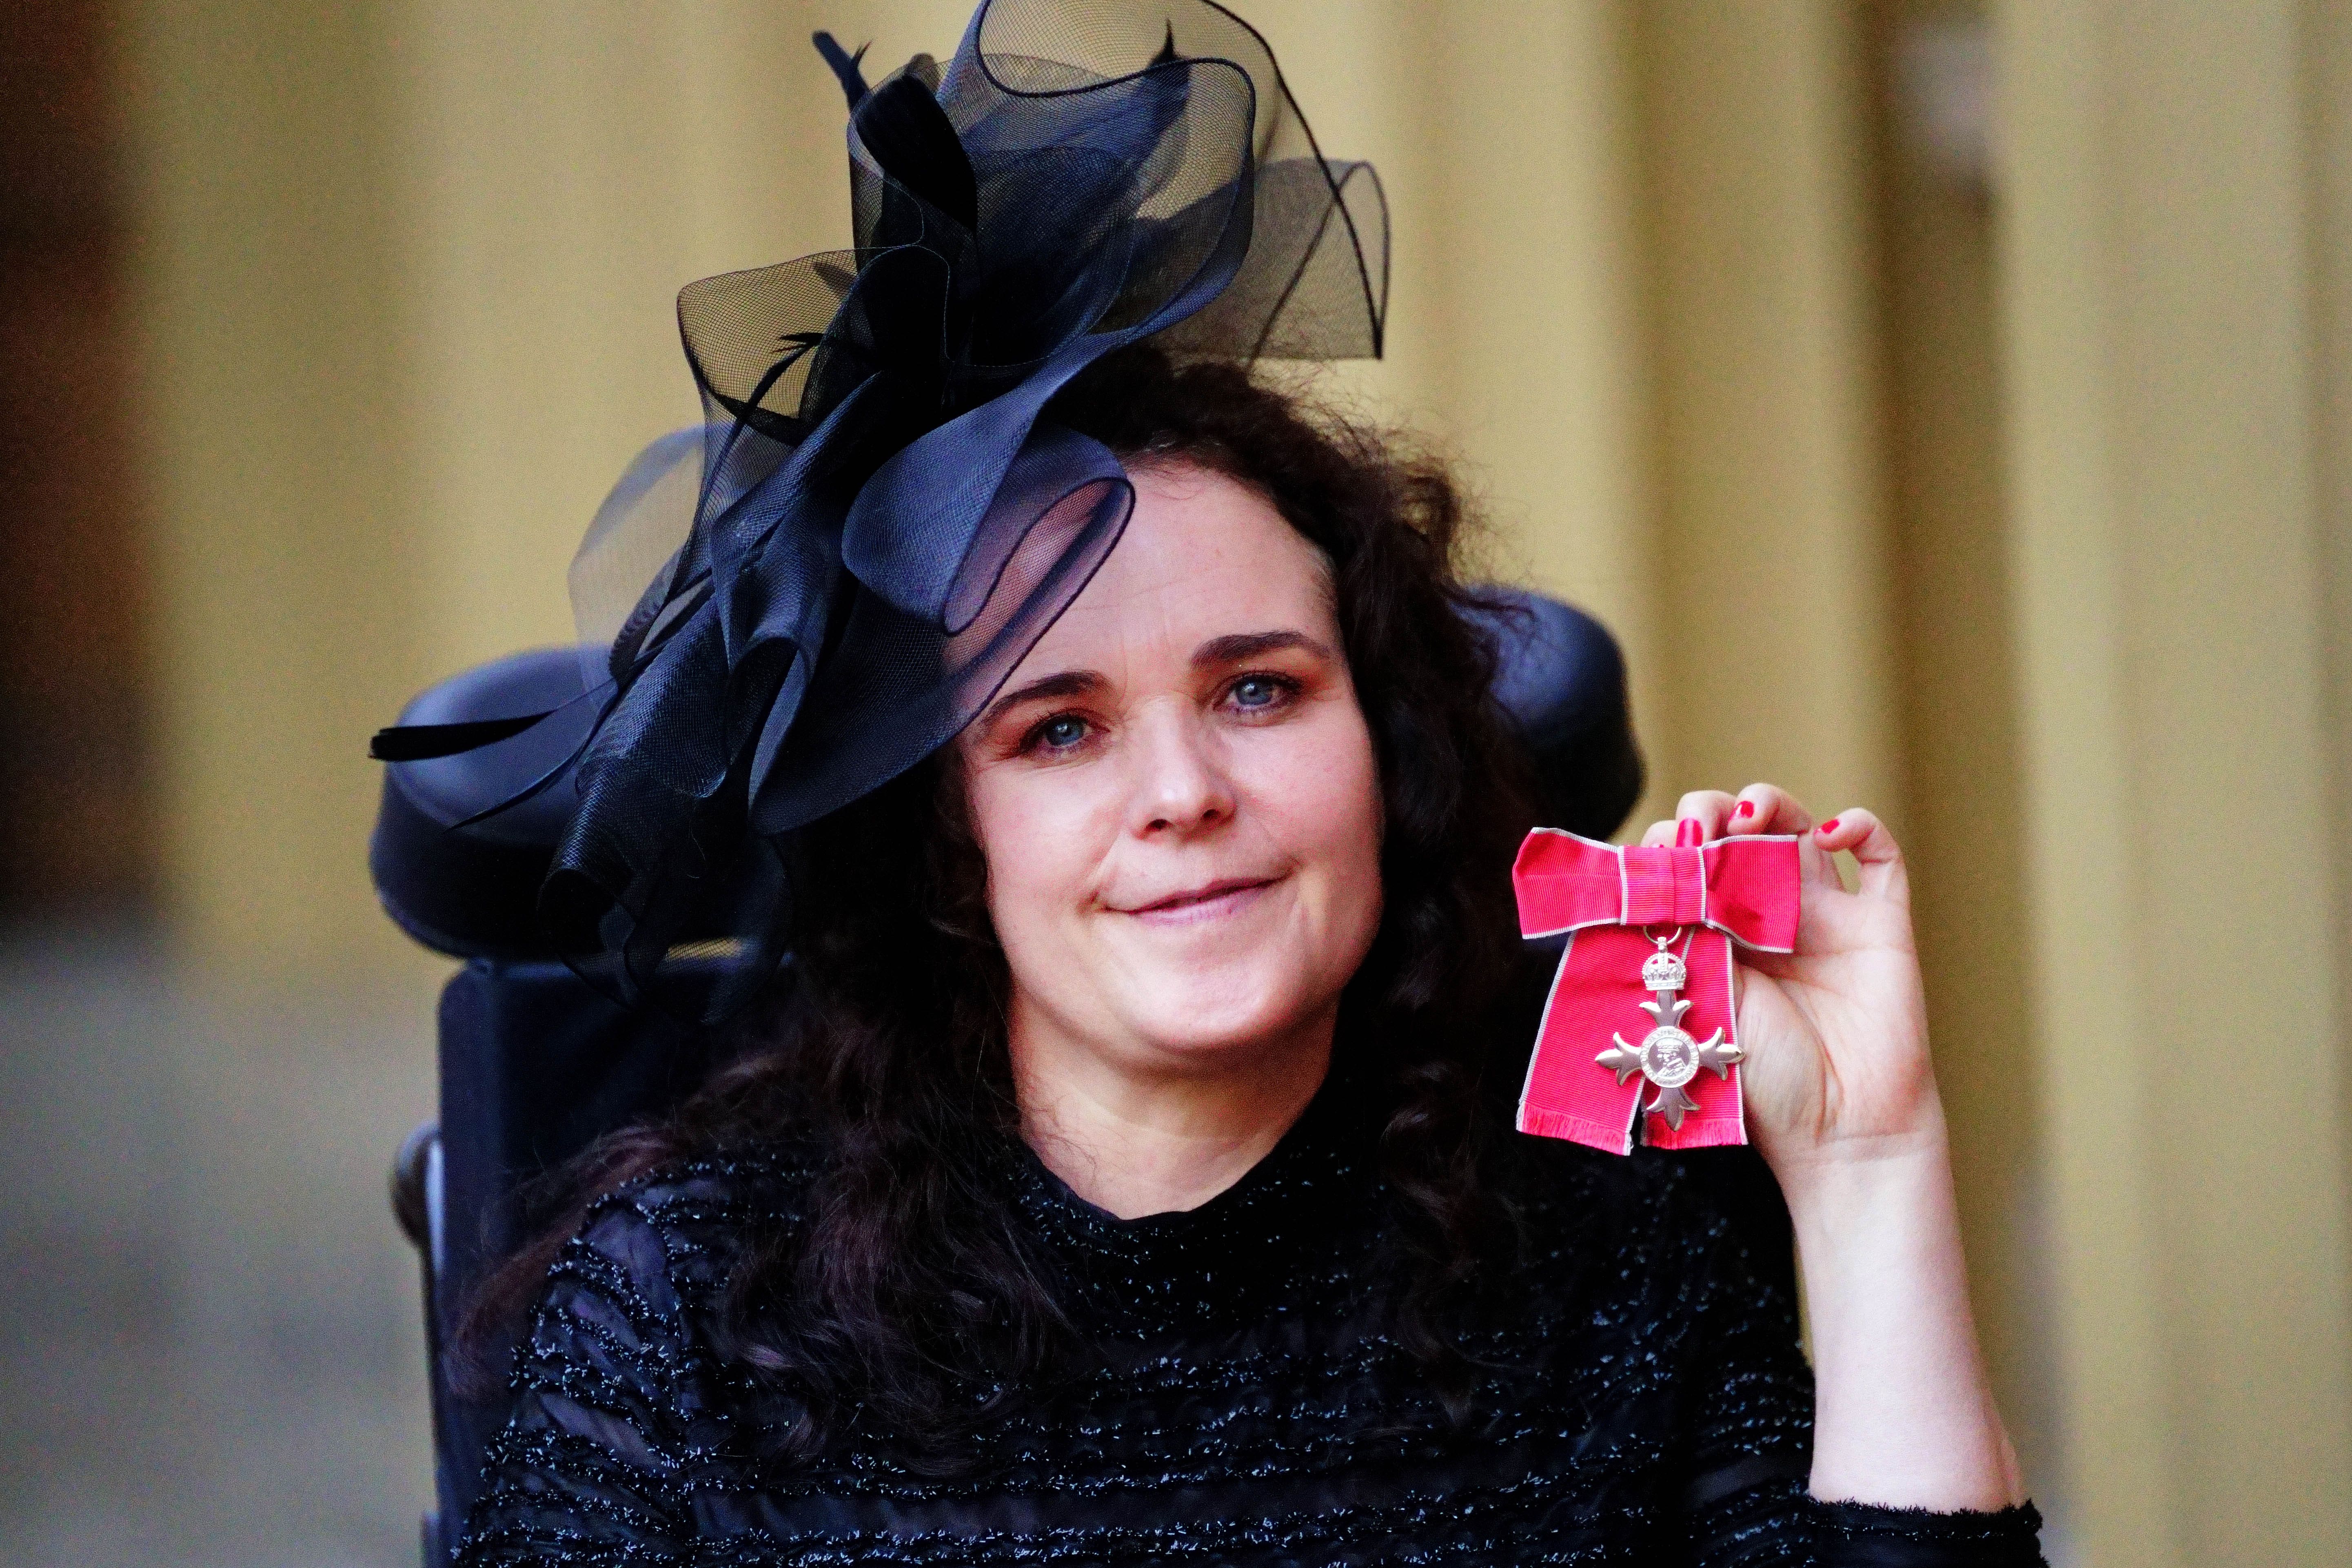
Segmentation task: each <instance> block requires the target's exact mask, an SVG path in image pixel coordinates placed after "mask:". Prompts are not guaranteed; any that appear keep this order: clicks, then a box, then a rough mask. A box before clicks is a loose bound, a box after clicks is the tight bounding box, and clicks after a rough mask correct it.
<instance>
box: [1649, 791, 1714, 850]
mask: <svg viewBox="0 0 2352 1568" xmlns="http://www.w3.org/2000/svg"><path fill="white" fill-rule="evenodd" d="M1733 805H1734V802H1733V800H1732V797H1731V796H1729V795H1726V794H1724V793H1723V792H1722V791H1721V790H1719V789H1695V790H1693V791H1691V792H1690V793H1689V794H1688V795H1685V796H1683V797H1682V799H1681V800H1680V801H1678V802H1676V803H1675V815H1674V818H1673V820H1671V821H1667V822H1654V823H1652V824H1650V826H1649V830H1648V831H1647V832H1645V833H1643V835H1642V843H1643V845H1644V846H1645V847H1649V848H1653V849H1657V848H1664V847H1669V846H1671V845H1674V844H1676V843H1678V842H1680V841H1681V840H1682V839H1683V838H1684V837H1687V833H1686V830H1685V828H1684V827H1683V826H1682V825H1683V824H1684V823H1685V822H1696V823H1697V824H1698V828H1697V833H1698V837H1697V839H1696V842H1697V843H1701V844H1704V843H1706V842H1708V841H1709V840H1712V839H1717V838H1720V837H1723V829H1724V825H1725V823H1727V822H1728V821H1729V820H1730V817H1731V812H1732V807H1733Z"/></svg>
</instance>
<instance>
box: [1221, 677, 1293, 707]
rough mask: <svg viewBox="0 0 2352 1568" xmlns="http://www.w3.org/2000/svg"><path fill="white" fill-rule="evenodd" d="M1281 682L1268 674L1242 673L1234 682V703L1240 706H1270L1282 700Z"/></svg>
mask: <svg viewBox="0 0 2352 1568" xmlns="http://www.w3.org/2000/svg"><path fill="white" fill-rule="evenodd" d="M1283 696H1284V690H1283V684H1282V682H1281V681H1279V680H1276V679H1274V677H1272V676H1270V675H1244V676H1243V677H1242V678H1241V679H1239V680H1236V681H1234V689H1233V698H1234V705H1235V706H1236V707H1240V708H1271V707H1273V706H1274V705H1275V704H1276V703H1277V702H1279V701H1281V700H1282V699H1283Z"/></svg>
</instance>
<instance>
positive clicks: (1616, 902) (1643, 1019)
mask: <svg viewBox="0 0 2352 1568" xmlns="http://www.w3.org/2000/svg"><path fill="white" fill-rule="evenodd" d="M1799 886H1800V879H1799V871H1798V862H1797V841H1796V839H1794V838H1792V837H1780V836H1769V835H1763V834H1756V835H1751V836H1746V837H1738V838H1718V839H1717V840H1716V841H1715V842H1714V843H1712V844H1708V845H1705V846H1701V847H1693V848H1685V849H1643V848H1621V847H1618V846H1616V845H1613V844H1602V843H1599V842H1597V841H1595V840H1593V839H1591V838H1581V837H1578V836H1577V835H1575V834H1573V833H1563V832H1561V831H1559V829H1558V828H1554V827H1538V828H1537V829H1536V830H1535V831H1534V832H1532V833H1530V834H1528V837H1527V842H1526V843H1524V844H1522V845H1520V846H1519V858H1518V860H1517V863H1515V864H1514V865H1513V866H1512V868H1511V887H1512V890H1513V891H1514V892H1516V893H1517V895H1518V900H1519V932H1520V934H1521V935H1523V936H1530V937H1536V936H1556V935H1558V934H1559V933H1560V932H1562V931H1567V932H1569V933H1570V936H1569V942H1568V951H1567V952H1564V953H1562V954H1561V955H1560V961H1559V973H1558V974H1556V975H1555V976H1553V978H1552V983H1551V995H1550V996H1549V998H1548V999H1547V1000H1546V1001H1545V1003H1544V1014H1543V1022H1542V1024H1541V1025H1540V1026H1538V1028H1537V1030H1536V1048H1535V1055H1534V1058H1533V1059H1532V1060H1530V1061H1529V1062H1528V1081H1527V1087H1526V1088H1525V1089H1523V1090H1522V1091H1521V1092H1520V1095H1519V1119H1518V1127H1519V1131H1522V1132H1534V1133H1538V1134H1540V1135H1541V1136H1543V1137H1547V1138H1566V1139H1570V1140H1571V1141H1573V1142H1578V1143H1585V1144H1590V1145H1591V1147H1593V1148H1595V1149H1602V1150H1606V1151H1609V1152H1612V1153H1619V1154H1624V1153H1631V1152H1633V1135H1634V1131H1635V1123H1636V1122H1637V1121H1646V1123H1647V1125H1646V1126H1644V1127H1643V1128H1642V1129H1641V1131H1642V1132H1643V1142H1646V1143H1651V1144H1654V1145H1656V1146H1657V1147H1659V1148H1664V1149H1700V1148H1706V1147H1708V1146H1710V1145H1713V1144H1722V1143H1745V1142H1748V1126H1747V1121H1746V1119H1745V1117H1744V1116H1743V1114H1742V1111H1741V1108H1740V1096H1739V1069H1738V1068H1737V1067H1734V1068H1732V1069H1731V1071H1730V1075H1729V1076H1728V1077H1727V1078H1717V1076H1716V1075H1715V1074H1714V1073H1713V1072H1702V1073H1700V1074H1699V1075H1698V1078H1697V1079H1695V1080H1693V1081H1692V1082H1691V1083H1690V1084H1689V1085H1688V1086H1687V1087H1685V1089H1684V1092H1685V1094H1687V1095H1689V1096H1690V1098H1691V1099H1693V1100H1696V1101H1697V1102H1698V1109H1697V1110H1694V1111H1690V1112H1688V1113H1686V1114H1685V1116H1684V1117H1683V1124H1682V1126H1681V1127H1679V1128H1675V1127H1670V1126H1668V1125H1667V1124H1666V1120H1665V1118H1664V1117H1663V1116H1650V1117H1647V1118H1644V1117H1643V1116H1642V1114H1641V1110H1640V1108H1641V1106H1642V1105H1643V1103H1645V1098H1646V1099H1648V1100H1654V1098H1655V1095H1656V1091H1655V1090H1654V1089H1652V1088H1651V1086H1650V1083H1649V1080H1648V1079H1644V1078H1643V1077H1642V1075H1641V1074H1639V1073H1635V1074H1634V1075H1633V1077H1632V1078H1630V1079H1627V1080H1626V1081H1625V1082H1623V1083H1622V1084H1621V1083H1619V1082H1618V1081H1617V1075H1616V1074H1615V1073H1614V1072H1612V1071H1611V1070H1610V1069H1609V1068H1605V1067H1603V1066H1601V1064H1600V1063H1599V1062H1598V1061H1596V1060H1594V1058H1595V1057H1597V1056H1598V1055H1599V1054H1600V1053H1601V1051H1602V1050H1604V1049H1607V1048H1608V1047H1609V1046H1610V1045H1611V1043H1612V1037H1614V1036H1616V1035H1621V1034H1622V1035H1623V1036H1624V1037H1625V1038H1626V1039H1627V1040H1628V1041H1629V1042H1632V1043H1633V1044H1637V1045H1638V1044H1639V1043H1640V1042H1641V1040H1642V1037H1643V1036H1645V1035H1647V1034H1648V1033H1649V1032H1650V1030H1651V1029H1652V1028H1653V1027H1654V1024H1653V1022H1652V1020H1651V1017H1650V1016H1649V1015H1648V1014H1647V1013H1644V1012H1643V1011H1642V1009H1641V1004H1642V1003H1643V1002H1647V1001H1650V1000H1651V999H1652V995H1651V993H1650V992H1649V991H1647V990H1645V989H1644V988H1643V984H1642V961H1643V960H1644V959H1646V958H1648V957H1649V956H1650V955H1651V954H1652V953H1653V952H1656V951H1657V947H1656V944H1655V943H1654V942H1652V941H1651V940H1650V939H1649V938H1648V937H1647V936H1645V935H1643V931H1644V930H1645V929H1646V930H1647V931H1652V932H1654V933H1655V934H1658V935H1664V934H1665V932H1666V931H1667V930H1668V929H1670V928H1687V929H1688V930H1689V935H1690V944H1689V950H1688V952H1685V953H1684V962H1685V964H1686V966H1687V967H1688V970H1689V984H1688V985H1687V986H1686V987H1685V989H1684V990H1683V991H1682V993H1681V996H1682V999H1683V1000H1685V1001H1687V1002H1689V1003H1690V1004H1691V1008H1690V1011H1689V1012H1688V1013H1686V1014H1685V1015H1684V1016H1683V1021H1682V1027H1683V1028H1684V1029H1685V1030H1687V1031H1688V1032H1689V1033H1690V1034H1691V1035H1692V1036H1693V1037H1696V1038H1697V1039H1701V1040H1704V1039H1706V1038H1707V1037H1709V1036H1710V1035H1711V1034H1712V1033H1713V1032H1714V1031H1715V1030H1717V1029H1718V1028H1719V1029H1721V1030H1722V1031H1723V1037H1724V1039H1725V1040H1726V1041H1727V1042H1730V1043H1734V1044H1737V1043H1738V1032H1737V1030H1736V1029H1735V1027H1734V1025H1735V1024H1736V1022H1737V1013H1738V1007H1737V1005H1736V1003H1735V999H1734V997H1733V994H1732V967H1733V966H1732V961H1731V944H1732V943H1733V942H1739V943H1741V944H1742V945H1743V946H1747V947H1752V948H1759V949H1761V950H1763V951H1765V952H1790V950H1792V949H1793V948H1794V947H1795V946H1796V943H1797V916H1798V912H1799V910H1800V907H1801V899H1800V897H1799V891H1798V889H1799ZM1674 947H1675V951H1676V952H1682V951H1683V945H1682V942H1680V941H1679V940H1677V941H1676V942H1675V944H1674Z"/></svg>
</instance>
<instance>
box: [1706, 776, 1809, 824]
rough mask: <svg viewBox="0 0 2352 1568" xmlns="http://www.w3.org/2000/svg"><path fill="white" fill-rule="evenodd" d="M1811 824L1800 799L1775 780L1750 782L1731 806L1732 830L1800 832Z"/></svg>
mask: <svg viewBox="0 0 2352 1568" xmlns="http://www.w3.org/2000/svg"><path fill="white" fill-rule="evenodd" d="M1812 825H1813V814H1812V813H1811V812H1810V811H1807V810H1806V809H1805V806H1804V803H1803V802H1802V801H1801V800H1799V799H1798V798H1797V797H1796V796H1795V795H1790V793H1789V792H1788V791H1787V790H1784V789H1782V788H1781V787H1780V785H1778V784H1749V785H1748V787H1747V788H1746V789H1744V790H1741V791H1740V792H1739V797H1738V800H1736V801H1735V802H1733V804H1732V807H1731V816H1730V826H1729V828H1728V829H1727V831H1729V832H1732V833H1802V832H1804V831H1805V830H1806V829H1808V828H1810V827H1811V826H1812Z"/></svg>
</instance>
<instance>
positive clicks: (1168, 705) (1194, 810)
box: [1128, 701, 1234, 838]
mask: <svg viewBox="0 0 2352 1568" xmlns="http://www.w3.org/2000/svg"><path fill="white" fill-rule="evenodd" d="M1129 758H1130V761H1131V765H1132V766H1133V768H1134V773H1133V775H1132V778H1133V782H1132V785H1131V789H1130V794H1129V809H1128V829H1129V832H1131V833H1134V834H1136V835H1137V836H1138V837H1168V836H1173V837H1180V838H1181V837H1186V836H1187V835H1190V834H1192V833H1196V832H1199V831H1200V830H1201V829H1202V828H1205V827H1211V826H1216V825H1217V824H1220V823H1223V822H1229V821H1231V820H1232V819H1233V815H1234V787H1233V781H1232V779H1231V778H1229V777H1228V776H1227V775H1226V773H1225V769H1224V763H1223V757H1222V756H1221V755H1220V753H1219V748H1218V746H1217V744H1216V742H1215V739H1214V737H1213V736H1212V735H1210V734H1209V733H1208V728H1207V726H1206V725H1205V724H1204V723H1203V722H1202V717H1201V715H1200V714H1199V713H1198V712H1197V711H1196V710H1194V709H1193V708H1192V704H1190V703H1188V702H1181V701H1175V702H1160V703H1154V704H1152V705H1151V706H1150V709H1149V710H1147V711H1146V712H1144V713H1142V714H1139V715H1138V716H1137V718H1136V720H1135V721H1133V722H1132V725H1131V728H1130V729H1129Z"/></svg>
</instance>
